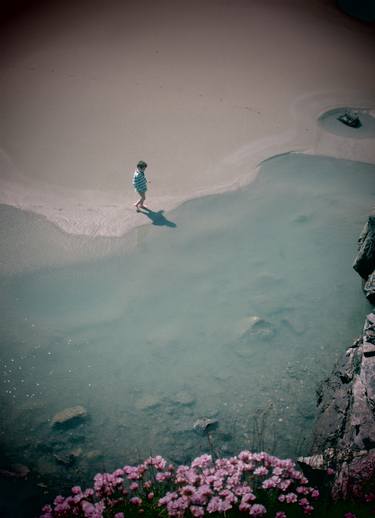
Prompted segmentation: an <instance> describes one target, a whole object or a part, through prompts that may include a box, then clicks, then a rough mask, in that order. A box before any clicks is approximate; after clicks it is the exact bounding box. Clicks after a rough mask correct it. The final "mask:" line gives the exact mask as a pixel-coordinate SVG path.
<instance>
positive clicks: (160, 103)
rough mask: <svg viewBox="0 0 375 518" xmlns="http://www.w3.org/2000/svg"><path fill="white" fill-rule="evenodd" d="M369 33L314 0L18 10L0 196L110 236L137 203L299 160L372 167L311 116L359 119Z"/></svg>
mask: <svg viewBox="0 0 375 518" xmlns="http://www.w3.org/2000/svg"><path fill="white" fill-rule="evenodd" d="M374 42H375V39H374V34H373V31H372V28H371V26H370V25H368V24H367V25H366V24H363V23H361V22H359V21H358V20H356V19H354V18H350V17H349V16H347V15H346V14H344V13H343V12H342V11H340V10H339V9H338V8H337V7H336V5H335V3H334V2H331V1H327V0H314V1H310V2H299V1H296V0H284V1H280V2H274V1H269V2H264V1H259V0H231V1H226V0H206V1H198V0H191V1H189V2H186V1H180V0H178V1H172V0H160V1H157V2H151V1H145V0H141V1H139V0H138V1H126V2H120V1H116V0H110V1H108V2H105V3H104V2H101V1H99V0H94V1H90V2H89V1H85V0H83V1H80V2H54V3H53V4H52V5H51V3H49V4H48V3H46V4H45V5H44V4H43V3H41V4H40V5H39V4H37V5H34V6H33V7H32V8H30V9H24V10H21V11H20V12H19V13H18V15H17V16H14V17H12V18H10V19H9V20H8V21H5V22H3V25H2V28H1V36H0V48H1V49H2V51H1V57H0V84H1V97H0V174H1V192H0V203H2V204H8V205H11V206H14V207H18V208H22V209H25V210H28V211H32V212H34V213H36V214H39V215H43V216H45V217H47V218H48V220H49V221H51V222H53V223H55V224H56V225H58V227H60V228H61V229H63V230H64V231H66V232H68V233H74V234H82V235H87V236H121V235H124V234H125V233H126V232H127V231H128V230H129V229H131V228H133V227H134V226H136V225H141V224H145V223H147V222H149V220H147V218H145V217H144V216H142V215H140V214H137V213H136V212H135V210H134V207H133V202H134V201H135V199H136V197H135V193H134V191H133V188H132V185H131V177H132V173H133V171H134V168H135V164H136V163H137V161H138V160H140V159H143V160H146V161H147V162H148V163H149V168H148V170H147V175H148V178H149V180H150V181H151V183H150V186H149V187H150V188H149V200H148V205H149V206H150V207H151V208H152V209H153V210H157V211H159V210H165V211H168V210H170V209H172V208H174V207H176V206H178V205H179V204H180V203H182V202H183V201H185V200H188V199H191V198H194V197H197V196H201V195H204V194H208V193H218V192H222V191H225V190H229V189H235V188H238V187H240V186H242V185H245V184H247V183H249V182H250V181H251V180H252V179H253V178H255V176H256V174H257V170H258V166H259V163H260V162H261V161H262V160H264V159H266V158H268V157H271V156H273V155H275V154H279V153H284V152H290V151H300V152H305V153H313V154H324V155H328V156H332V157H338V158H345V159H351V160H359V161H363V162H370V163H374V162H375V146H374V145H373V144H374V138H373V136H369V137H368V138H361V139H356V138H350V137H347V136H344V137H343V136H340V135H336V134H334V133H330V132H329V131H327V130H326V129H325V128H323V127H322V126H321V125H319V123H318V119H319V117H320V116H321V115H322V114H323V113H324V112H325V111H327V110H331V109H334V108H340V107H345V106H350V107H354V108H357V109H360V110H362V111H365V112H366V114H367V115H370V116H372V115H373V113H374V110H375V67H374V61H373V56H374V48H375V45H374Z"/></svg>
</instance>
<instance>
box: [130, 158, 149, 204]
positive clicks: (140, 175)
mask: <svg viewBox="0 0 375 518" xmlns="http://www.w3.org/2000/svg"><path fill="white" fill-rule="evenodd" d="M146 167H147V164H146V162H144V161H143V160H140V161H139V162H138V164H137V169H136V170H135V173H134V176H133V185H134V189H135V190H136V191H137V193H138V194H139V196H140V198H139V200H138V201H137V202H136V203H134V205H135V207H136V209H137V211H139V209H144V208H145V206H144V205H143V203H144V201H145V199H146V191H147V179H146V177H145V169H146Z"/></svg>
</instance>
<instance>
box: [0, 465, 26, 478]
mask: <svg viewBox="0 0 375 518" xmlns="http://www.w3.org/2000/svg"><path fill="white" fill-rule="evenodd" d="M29 473H30V468H28V467H27V466H25V465H24V464H12V465H11V466H10V469H0V477H3V478H27V476H28V475H29Z"/></svg>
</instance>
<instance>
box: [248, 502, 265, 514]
mask: <svg viewBox="0 0 375 518" xmlns="http://www.w3.org/2000/svg"><path fill="white" fill-rule="evenodd" d="M266 512H267V509H266V508H265V507H264V505H261V504H254V505H252V506H251V509H250V511H249V515H250V516H263V515H265V514H266Z"/></svg>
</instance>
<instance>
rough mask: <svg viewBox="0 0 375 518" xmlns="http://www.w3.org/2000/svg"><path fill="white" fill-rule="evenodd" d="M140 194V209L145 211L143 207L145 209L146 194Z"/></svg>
mask: <svg viewBox="0 0 375 518" xmlns="http://www.w3.org/2000/svg"><path fill="white" fill-rule="evenodd" d="M140 194H141V198H140V200H139V202H138V207H139V208H141V209H143V207H144V205H143V203H144V201H145V199H146V193H144V192H141V193H140Z"/></svg>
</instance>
